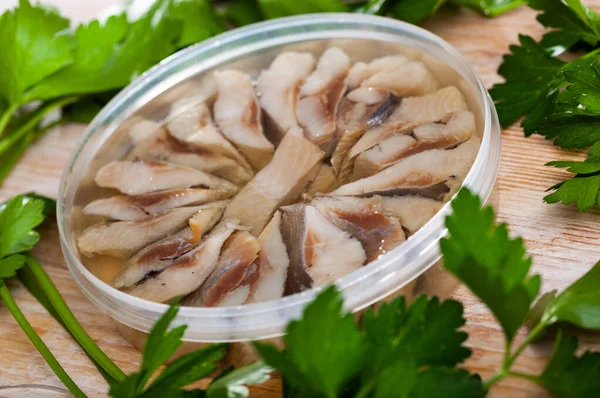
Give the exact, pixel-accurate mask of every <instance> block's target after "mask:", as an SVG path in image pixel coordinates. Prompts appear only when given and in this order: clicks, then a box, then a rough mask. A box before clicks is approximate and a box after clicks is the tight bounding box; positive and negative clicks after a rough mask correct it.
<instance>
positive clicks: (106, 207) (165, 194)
mask: <svg viewBox="0 0 600 398" xmlns="http://www.w3.org/2000/svg"><path fill="white" fill-rule="evenodd" d="M234 194H235V192H234V191H221V190H218V189H202V188H189V189H170V190H166V191H158V192H150V193H146V194H141V195H133V196H126V195H117V196H112V197H110V198H106V199H98V200H94V201H93V202H91V203H90V204H88V205H87V206H85V208H84V209H83V213H84V214H87V215H95V216H102V217H108V218H111V219H113V220H122V221H135V220H142V219H143V218H145V217H147V216H148V215H150V214H161V213H165V212H167V211H168V210H171V209H174V208H177V207H184V206H195V205H201V204H205V203H210V202H214V201H218V200H222V199H227V198H230V197H232V196H233V195H234Z"/></svg>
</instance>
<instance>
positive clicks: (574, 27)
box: [528, 0, 600, 55]
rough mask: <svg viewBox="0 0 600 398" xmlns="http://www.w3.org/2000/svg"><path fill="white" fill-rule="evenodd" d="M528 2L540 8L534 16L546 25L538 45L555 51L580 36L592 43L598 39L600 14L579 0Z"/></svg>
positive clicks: (564, 47) (562, 48) (599, 38)
mask: <svg viewBox="0 0 600 398" xmlns="http://www.w3.org/2000/svg"><path fill="white" fill-rule="evenodd" d="M528 3H529V6H530V7H531V8H533V9H535V10H539V11H542V13H541V14H540V15H538V17H537V20H538V21H539V22H540V23H541V24H542V25H544V26H545V27H547V28H556V29H557V30H554V31H552V32H549V33H546V34H545V35H544V37H543V38H542V41H541V45H542V46H543V47H544V48H547V49H550V50H551V51H552V52H553V54H555V55H558V54H560V53H562V52H564V51H565V50H567V49H569V48H571V47H572V46H573V45H575V43H577V42H578V41H580V40H582V41H584V42H586V43H587V44H589V45H591V46H595V45H596V44H598V41H599V40H600V15H598V14H597V13H595V12H594V11H592V10H591V9H589V8H587V7H585V6H583V5H582V4H581V0H566V4H565V3H563V1H562V0H528Z"/></svg>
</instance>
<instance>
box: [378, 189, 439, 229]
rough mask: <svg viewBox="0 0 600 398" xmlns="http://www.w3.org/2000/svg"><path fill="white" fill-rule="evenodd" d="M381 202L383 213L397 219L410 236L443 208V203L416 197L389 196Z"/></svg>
mask: <svg viewBox="0 0 600 398" xmlns="http://www.w3.org/2000/svg"><path fill="white" fill-rule="evenodd" d="M381 200H382V201H383V202H382V205H383V210H384V212H386V213H388V214H391V215H393V216H394V217H397V218H398V220H400V223H402V226H403V227H404V228H406V230H408V232H409V233H410V234H411V235H412V234H414V233H415V232H417V231H418V230H419V229H420V228H421V227H422V226H423V225H425V223H427V221H429V220H431V218H432V217H433V216H435V215H436V213H437V212H438V211H440V209H441V208H442V207H443V206H444V202H440V201H437V200H433V199H428V198H421V197H418V196H391V197H383V198H381Z"/></svg>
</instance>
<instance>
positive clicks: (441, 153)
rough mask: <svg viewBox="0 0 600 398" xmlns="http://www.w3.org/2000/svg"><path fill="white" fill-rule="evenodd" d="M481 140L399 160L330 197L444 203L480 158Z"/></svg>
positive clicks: (471, 140)
mask: <svg viewBox="0 0 600 398" xmlns="http://www.w3.org/2000/svg"><path fill="white" fill-rule="evenodd" d="M479 144H480V141H479V139H478V138H475V137H473V138H471V139H470V140H469V141H467V142H465V143H463V144H461V145H459V146H458V147H457V148H455V149H448V150H443V149H432V150H429V151H425V152H421V153H418V154H416V155H412V156H409V157H407V158H404V159H402V160H400V161H399V162H398V163H396V164H394V165H393V166H391V167H388V168H387V169H385V170H383V171H380V172H379V173H377V174H375V175H372V176H370V177H367V178H363V179H360V180H358V181H354V182H351V183H348V184H346V185H343V186H341V187H339V188H338V189H336V190H335V191H333V192H330V193H329V195H330V196H366V197H369V196H373V195H418V196H423V197H429V198H431V199H437V200H442V199H443V198H444V196H445V195H446V194H448V193H449V192H450V191H451V190H452V189H453V188H454V186H455V185H456V184H455V183H453V182H452V180H456V179H459V180H460V179H463V178H464V177H465V176H466V175H467V173H468V172H469V170H470V169H471V165H472V164H473V161H474V160H475V157H476V156H477V151H478V150H479Z"/></svg>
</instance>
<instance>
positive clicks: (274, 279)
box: [247, 211, 290, 303]
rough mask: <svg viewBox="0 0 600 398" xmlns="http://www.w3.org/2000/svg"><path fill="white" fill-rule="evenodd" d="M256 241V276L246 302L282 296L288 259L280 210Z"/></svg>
mask: <svg viewBox="0 0 600 398" xmlns="http://www.w3.org/2000/svg"><path fill="white" fill-rule="evenodd" d="M258 242H259V243H260V253H259V257H258V261H257V264H258V269H257V271H256V272H257V278H256V280H255V281H254V282H253V283H252V284H251V290H250V295H249V297H248V301H247V302H248V303H255V302H259V301H268V300H275V299H277V298H280V297H282V296H283V291H284V289H285V280H286V277H287V272H288V267H289V264H290V259H289V257H288V254H287V249H286V247H285V243H283V237H282V236H281V212H279V211H278V212H275V214H274V215H273V218H272V219H271V221H270V222H269V224H267V226H266V227H265V230H264V231H263V232H262V233H261V234H260V236H259V237H258Z"/></svg>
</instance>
